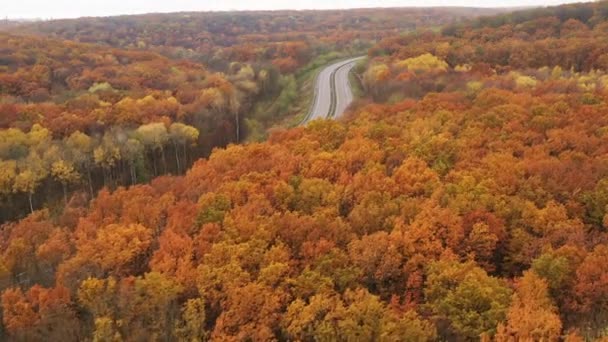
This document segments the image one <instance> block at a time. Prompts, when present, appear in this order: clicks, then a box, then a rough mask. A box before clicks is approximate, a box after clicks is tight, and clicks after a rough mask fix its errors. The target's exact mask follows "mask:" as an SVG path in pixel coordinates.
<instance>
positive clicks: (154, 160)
mask: <svg viewBox="0 0 608 342" xmlns="http://www.w3.org/2000/svg"><path fill="white" fill-rule="evenodd" d="M152 165H153V166H154V177H156V176H158V170H156V153H155V151H154V150H152Z"/></svg>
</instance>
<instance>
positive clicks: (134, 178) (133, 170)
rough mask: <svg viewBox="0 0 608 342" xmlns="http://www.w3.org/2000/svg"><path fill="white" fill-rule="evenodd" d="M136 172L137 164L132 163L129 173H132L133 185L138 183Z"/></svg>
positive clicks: (130, 163)
mask: <svg viewBox="0 0 608 342" xmlns="http://www.w3.org/2000/svg"><path fill="white" fill-rule="evenodd" d="M135 172H136V171H135V163H134V162H133V161H131V162H129V173H131V185H135V183H137V174H136V173H135Z"/></svg>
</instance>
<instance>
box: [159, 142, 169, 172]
mask: <svg viewBox="0 0 608 342" xmlns="http://www.w3.org/2000/svg"><path fill="white" fill-rule="evenodd" d="M160 156H161V157H162V158H163V171H164V172H163V173H164V174H165V175H166V174H167V159H165V149H164V148H163V147H162V146H161V147H160Z"/></svg>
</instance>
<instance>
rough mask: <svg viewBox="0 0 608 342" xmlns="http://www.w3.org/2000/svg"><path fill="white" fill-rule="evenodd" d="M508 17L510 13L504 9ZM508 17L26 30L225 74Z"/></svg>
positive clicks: (87, 22)
mask: <svg viewBox="0 0 608 342" xmlns="http://www.w3.org/2000/svg"><path fill="white" fill-rule="evenodd" d="M502 11H503V12H504V10H502ZM497 12H501V10H497V9H475V8H422V9H416V8H401V9H400V8H392V9H359V10H348V11H270V12H219V13H213V12H211V13H204V12H203V13H170V14H149V15H137V16H122V17H110V18H83V19H78V20H55V21H49V22H39V23H35V24H27V25H24V26H22V27H21V30H18V31H24V32H31V33H37V34H42V35H47V36H55V37H59V38H62V39H70V40H77V41H81V42H87V43H100V44H106V45H110V46H114V47H121V48H139V49H148V50H150V49H151V50H154V51H159V52H162V53H163V54H166V55H168V56H171V57H180V58H194V59H198V60H202V61H204V62H205V63H206V64H208V65H210V66H211V67H214V68H218V69H223V68H225V66H226V65H227V64H228V63H229V62H231V61H237V62H248V63H252V62H268V61H270V62H271V63H272V64H273V65H275V66H276V67H278V68H279V69H280V70H281V72H283V73H290V72H294V71H296V70H297V69H298V68H300V67H302V66H304V65H305V64H306V63H308V62H310V61H311V60H312V59H314V58H315V57H317V56H319V55H323V54H327V53H335V52H338V51H343V50H345V51H350V52H353V51H354V52H361V51H363V50H362V49H366V48H368V47H370V46H371V44H373V43H374V42H375V41H377V40H379V39H382V38H383V37H386V36H387V35H395V34H400V33H403V32H411V31H415V30H416V29H419V28H429V27H440V26H441V25H444V24H449V23H453V22H457V21H458V20H460V19H464V18H473V17H476V16H479V15H484V14H485V15H488V14H492V13H497Z"/></svg>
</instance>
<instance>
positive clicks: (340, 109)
mask: <svg viewBox="0 0 608 342" xmlns="http://www.w3.org/2000/svg"><path fill="white" fill-rule="evenodd" d="M361 58H363V57H356V58H351V59H348V60H345V61H340V62H337V63H334V64H331V65H329V66H327V67H325V68H324V69H323V70H321V72H320V73H319V75H318V76H317V81H316V86H315V100H314V103H313V106H312V109H311V111H310V114H309V115H308V117H307V119H306V120H305V121H304V123H307V122H309V121H312V120H315V119H324V118H338V117H340V116H341V115H342V114H343V113H344V111H345V110H346V108H347V107H348V105H350V103H351V102H352V101H353V92H352V91H351V88H350V82H349V80H348V74H349V73H350V71H351V69H352V68H353V67H354V66H355V64H356V63H357V61H358V60H359V59H361ZM332 89H335V95H332ZM334 96H335V98H334Z"/></svg>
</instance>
